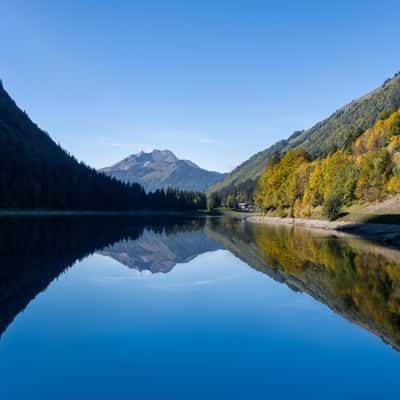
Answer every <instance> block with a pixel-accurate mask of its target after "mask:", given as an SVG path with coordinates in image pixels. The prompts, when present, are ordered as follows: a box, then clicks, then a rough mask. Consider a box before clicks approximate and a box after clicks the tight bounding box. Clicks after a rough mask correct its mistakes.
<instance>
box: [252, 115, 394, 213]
mask: <svg viewBox="0 0 400 400" xmlns="http://www.w3.org/2000/svg"><path fill="white" fill-rule="evenodd" d="M397 193H400V109H399V110H397V111H395V112H385V113H382V114H381V115H380V117H379V119H378V120H377V121H376V122H375V124H374V125H373V126H372V127H371V128H369V129H367V130H366V131H364V132H361V131H360V130H355V131H354V132H353V133H352V135H351V136H350V138H349V140H348V141H347V142H346V143H345V145H344V146H343V147H342V148H341V149H337V150H336V151H332V152H331V153H329V154H328V155H326V156H324V157H320V158H317V159H312V157H311V156H310V155H309V154H308V153H307V152H306V151H305V150H304V149H302V148H297V149H292V150H289V151H287V152H286V153H285V154H284V155H283V156H281V155H279V154H276V155H275V156H274V157H272V158H271V159H270V160H269V163H268V165H267V167H266V169H265V170H264V172H263V174H262V175H261V177H260V178H259V180H258V182H257V185H256V189H255V192H254V200H255V203H256V205H257V206H258V207H260V208H262V209H264V210H267V211H271V210H273V211H275V212H277V213H278V215H280V216H292V217H308V216H310V215H312V212H313V210H314V209H316V208H317V207H320V206H321V207H322V209H323V212H324V214H325V215H326V216H327V217H328V218H330V219H334V218H335V217H337V216H338V215H339V213H340V210H341V208H342V206H350V205H352V204H354V203H355V202H360V203H363V202H374V201H382V200H384V199H385V198H387V197H388V196H390V195H394V194H397Z"/></svg>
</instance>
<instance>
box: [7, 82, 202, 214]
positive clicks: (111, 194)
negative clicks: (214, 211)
mask: <svg viewBox="0 0 400 400" xmlns="http://www.w3.org/2000/svg"><path fill="white" fill-rule="evenodd" d="M202 207H205V198H204V196H203V195H202V194H199V193H193V192H179V191H169V192H168V193H166V192H164V191H158V192H157V193H153V194H151V195H146V193H145V192H144V190H143V188H142V187H141V186H140V185H138V184H127V183H123V182H120V181H117V180H115V179H113V178H110V177H108V176H105V175H104V174H102V173H98V172H97V171H95V170H94V169H92V168H89V167H88V166H86V165H85V164H83V163H79V162H78V161H77V160H76V159H75V158H74V157H72V156H71V155H69V154H68V153H67V152H66V151H65V150H63V149H62V148H61V147H60V146H58V145H57V144H56V143H55V142H54V141H53V140H52V139H51V138H50V136H49V135H48V134H47V133H46V132H44V131H42V130H41V129H40V128H39V127H38V126H37V125H35V124H34V123H33V122H32V121H31V120H30V118H29V117H28V115H27V114H26V113H25V112H23V111H21V110H20V109H19V108H18V106H17V105H16V104H15V102H14V101H13V100H12V99H11V97H10V96H9V95H8V93H7V92H6V91H5V89H4V88H3V85H2V83H1V81H0V208H3V209H5V208H6V209H57V210H66V209H75V210H134V209H142V208H159V209H160V208H162V209H179V210H184V209H185V210H186V209H197V208H202Z"/></svg>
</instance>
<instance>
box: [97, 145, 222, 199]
mask: <svg viewBox="0 0 400 400" xmlns="http://www.w3.org/2000/svg"><path fill="white" fill-rule="evenodd" d="M101 172H104V173H105V174H106V175H109V176H112V177H114V178H116V179H118V180H120V181H122V182H129V183H133V182H135V183H139V184H140V185H142V186H143V187H144V188H145V190H146V191H147V192H151V191H154V190H156V189H165V188H168V187H173V188H177V189H181V190H194V191H202V190H204V189H206V188H207V187H208V186H210V185H212V184H214V183H216V182H218V181H220V180H221V179H223V178H224V176H225V175H224V174H221V173H219V172H215V171H207V170H205V169H202V168H200V167H199V166H198V165H196V164H195V163H193V162H191V161H189V160H180V159H178V158H177V157H176V156H175V154H174V153H172V152H171V151H169V150H154V151H152V152H150V153H145V152H143V151H141V152H140V153H137V154H133V155H131V156H129V157H127V158H125V159H123V160H122V161H120V162H118V163H117V164H114V165H112V166H111V167H107V168H103V169H101Z"/></svg>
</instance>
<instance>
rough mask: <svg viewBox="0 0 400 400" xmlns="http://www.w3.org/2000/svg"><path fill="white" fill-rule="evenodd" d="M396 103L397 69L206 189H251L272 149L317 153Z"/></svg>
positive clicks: (338, 144)
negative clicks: (327, 115) (372, 88)
mask: <svg viewBox="0 0 400 400" xmlns="http://www.w3.org/2000/svg"><path fill="white" fill-rule="evenodd" d="M399 105H400V73H399V74H396V75H395V76H394V77H393V78H392V79H387V80H386V81H385V82H384V83H383V85H381V86H380V87H378V88H377V89H375V90H373V91H372V92H370V93H368V94H366V95H365V96H363V97H361V98H359V99H358V100H354V101H352V102H351V103H350V104H347V105H345V106H344V107H342V108H340V109H339V110H337V111H336V112H334V113H333V114H332V115H331V116H330V117H328V118H327V119H325V120H323V121H321V122H318V123H317V124H316V125H314V126H313V127H312V128H310V129H307V130H303V131H297V132H295V133H293V134H292V135H291V136H290V137H289V138H288V139H285V140H281V141H280V142H277V143H276V144H274V145H273V146H271V147H269V148H267V149H265V150H263V151H261V152H259V153H257V154H255V155H253V156H252V157H251V158H249V159H248V160H247V161H245V162H244V163H242V164H241V165H239V166H238V167H236V168H235V169H234V170H233V171H232V172H231V173H229V174H227V175H226V176H225V178H224V179H223V180H222V181H220V182H217V183H216V184H214V185H212V186H211V187H210V188H209V189H208V192H209V193H215V192H219V193H221V194H222V195H223V196H227V195H228V194H232V195H237V192H238V189H239V191H243V192H244V191H247V192H251V189H252V188H254V183H255V181H256V180H257V179H258V177H259V176H260V175H261V173H262V171H263V170H264V169H265V167H266V165H267V162H268V160H269V159H270V158H271V157H272V156H273V155H274V154H275V153H281V154H282V153H285V152H286V151H287V150H289V149H291V148H296V147H302V148H303V149H304V150H306V151H307V152H308V153H309V154H310V155H311V156H314V157H316V156H321V155H324V154H327V153H329V152H331V151H333V150H335V149H336V148H341V147H342V146H343V145H345V143H346V142H347V141H348V140H349V138H351V136H352V135H354V133H355V132H357V131H365V130H366V129H368V128H370V127H371V126H372V125H373V124H374V123H375V122H376V120H377V119H378V117H379V115H380V114H381V113H382V112H386V111H394V110H396V109H397V108H398V107H399Z"/></svg>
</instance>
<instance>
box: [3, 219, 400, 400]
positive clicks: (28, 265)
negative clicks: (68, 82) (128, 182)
mask: <svg viewBox="0 0 400 400" xmlns="http://www.w3.org/2000/svg"><path fill="white" fill-rule="evenodd" d="M0 257H1V267H0V335H1V336H0V398H1V399H5V400H6V399H7V400H8V399H11V400H19V399H41V400H44V399H57V400H61V399H68V400H69V399H92V398H93V399H115V398H124V399H125V398H129V399H130V398H138V399H204V398H208V399H223V398H224V399H225V398H227V399H258V398H262V399H264V398H271V399H277V398H279V399H293V398H296V399H337V398H338V397H340V398H341V399H397V398H398V396H399V394H400V353H399V352H398V350H399V349H400V252H399V251H397V250H395V249H390V248H385V247H382V246H379V245H377V244H374V243H370V242H367V241H363V240H361V239H354V238H339V237H335V236H332V235H330V234H327V233H317V232H312V231H310V230H304V229H301V228H288V227H283V226H266V225H257V224H249V223H246V222H244V221H243V220H237V219H233V218H199V219H190V218H182V219H175V220H173V219H163V220H161V221H160V220H156V219H144V218H136V219H132V218H122V217H102V218H100V217H85V218H82V217H68V218H54V217H53V218H2V219H1V220H0Z"/></svg>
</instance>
